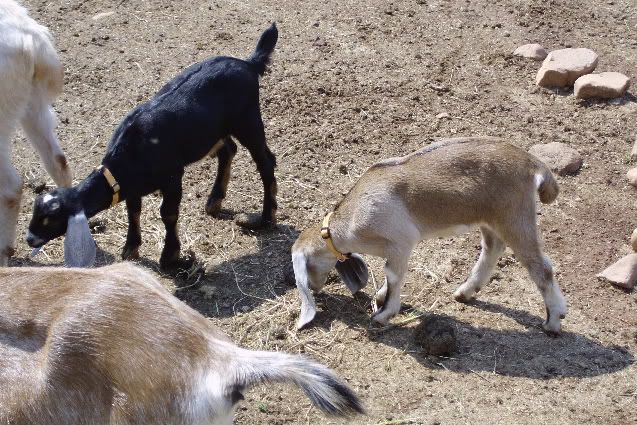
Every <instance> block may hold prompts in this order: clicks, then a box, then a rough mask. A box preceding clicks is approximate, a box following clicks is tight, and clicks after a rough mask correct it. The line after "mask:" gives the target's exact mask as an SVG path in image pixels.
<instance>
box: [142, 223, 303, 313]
mask: <svg viewBox="0 0 637 425" xmlns="http://www.w3.org/2000/svg"><path fill="white" fill-rule="evenodd" d="M248 232H250V233H251V234H253V235H254V236H255V237H256V239H257V246H258V251H257V252H255V253H250V254H248V255H244V256H240V257H233V258H228V259H226V260H221V261H215V262H213V263H212V264H202V263H200V262H199V261H198V260H196V259H195V263H194V264H193V265H192V266H191V267H190V268H189V269H187V270H179V271H176V272H174V273H171V274H165V273H162V271H161V270H160V268H159V264H158V263H157V262H156V261H153V260H150V259H147V258H142V259H140V260H138V264H141V265H143V266H144V267H147V268H149V269H151V270H153V271H155V272H156V273H158V274H160V275H161V276H162V277H163V278H167V279H170V280H172V281H173V283H174V285H175V287H176V289H175V296H176V297H177V298H179V299H180V300H182V301H184V302H185V303H187V304H188V305H190V307H192V308H194V309H195V310H197V311H198V312H200V313H201V314H203V315H204V316H207V317H229V316H233V315H236V314H237V313H247V312H249V311H251V310H253V309H254V308H256V307H257V306H259V305H261V304H263V303H265V302H267V301H269V300H271V299H274V298H276V297H278V296H281V295H283V294H284V293H285V292H287V291H288V290H289V289H290V288H292V287H294V286H295V283H294V271H293V269H292V261H291V257H290V249H291V247H292V244H293V243H294V241H295V240H296V238H297V236H298V234H299V232H298V231H297V230H296V229H294V228H293V227H290V226H288V225H284V224H279V225H276V226H274V227H273V228H270V229H266V230H260V231H258V232H251V231H248ZM182 254H183V253H182Z"/></svg>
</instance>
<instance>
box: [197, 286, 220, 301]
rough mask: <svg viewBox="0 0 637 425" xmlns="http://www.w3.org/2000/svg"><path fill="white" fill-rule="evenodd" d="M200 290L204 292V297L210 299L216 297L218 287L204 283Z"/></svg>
mask: <svg viewBox="0 0 637 425" xmlns="http://www.w3.org/2000/svg"><path fill="white" fill-rule="evenodd" d="M199 292H201V293H202V294H203V297H204V299H206V300H210V299H213V298H215V297H216V295H217V288H215V287H214V286H210V285H202V286H201V287H200V288H199Z"/></svg>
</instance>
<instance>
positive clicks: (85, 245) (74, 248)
mask: <svg viewBox="0 0 637 425" xmlns="http://www.w3.org/2000/svg"><path fill="white" fill-rule="evenodd" d="M96 251H97V249H96V247H95V240H93V236H91V230H90V229H89V227H88V219H87V218H86V215H85V214H84V211H82V212H80V213H79V214H76V215H74V216H71V217H69V221H68V224H67V228H66V237H65V238H64V263H65V264H66V266H67V267H91V266H92V265H93V263H95V253H96Z"/></svg>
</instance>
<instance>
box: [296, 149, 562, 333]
mask: <svg viewBox="0 0 637 425" xmlns="http://www.w3.org/2000/svg"><path fill="white" fill-rule="evenodd" d="M536 191H537V192H539V197H540V200H541V201H542V202H543V203H550V202H553V200H555V198H556V197H557V194H558V186H557V183H556V181H555V178H554V177H553V175H552V174H551V171H550V170H549V169H548V168H547V167H546V165H544V164H543V163H542V162H541V161H540V160H538V159H537V158H535V157H534V156H533V155H531V154H529V153H528V152H526V151H524V150H522V149H520V148H518V147H516V146H513V145H511V144H509V143H505V142H504V141H503V140H500V139H496V138H487V137H468V138H457V139H443V140H441V141H439V142H437V143H434V144H432V145H429V146H426V147H424V148H422V149H420V150H418V151H416V152H414V153H412V154H410V155H407V156H404V157H400V158H390V159H387V160H384V161H381V162H379V163H377V164H375V165H373V166H372V167H370V168H369V170H367V171H366V172H365V173H364V174H363V175H362V176H361V177H360V179H359V180H358V182H356V184H355V185H354V187H353V188H352V189H351V190H350V192H349V193H348V194H347V195H346V196H345V198H344V199H343V200H342V201H341V202H340V204H338V206H337V207H336V208H335V209H334V211H333V214H332V215H331V217H329V218H328V219H327V220H326V222H328V223H326V224H324V228H327V229H324V230H323V231H321V229H320V228H319V227H318V226H314V227H311V228H309V229H306V230H305V231H303V232H302V233H301V235H300V236H299V238H298V239H297V241H296V242H295V244H294V246H293V247H292V262H293V266H294V273H295V277H296V284H297V287H298V289H299V293H300V296H301V315H300V317H299V322H298V326H299V328H301V327H303V326H305V325H306V324H308V323H309V322H310V321H312V319H313V318H314V316H315V314H316V306H315V303H314V299H313V297H312V295H311V293H310V289H312V290H314V291H319V290H321V288H322V287H323V285H324V284H325V281H326V279H327V275H328V273H329V271H330V270H331V269H332V268H334V267H335V266H336V270H337V271H338V272H339V274H340V275H341V278H342V279H343V280H344V282H345V283H346V285H347V286H348V288H349V289H350V290H351V291H352V292H356V291H358V290H359V289H361V288H362V287H364V286H365V284H366V283H367V266H366V265H365V263H364V262H363V260H362V258H361V257H360V256H359V255H357V254H350V255H349V256H347V257H348V258H347V259H345V257H341V261H338V262H337V259H336V258H335V254H337V255H338V253H337V251H340V253H361V254H369V255H373V256H378V257H381V258H385V259H387V262H386V264H385V284H384V285H383V287H382V288H381V289H380V290H379V292H378V294H377V297H376V298H377V300H378V301H379V302H381V303H382V304H383V306H382V308H380V309H379V310H378V311H377V312H376V313H374V316H373V319H374V320H376V321H378V322H380V323H386V322H387V321H388V320H389V319H390V318H391V317H392V316H394V315H395V314H396V313H398V311H399V310H400V289H401V286H402V283H403V280H404V278H405V273H406V272H407V264H408V261H409V257H410V255H411V252H412V250H413V249H414V248H415V246H416V245H417V244H418V243H419V242H420V241H421V240H423V239H429V238H433V237H440V236H447V235H453V234H457V233H461V232H466V231H467V230H469V229H470V228H471V227H474V226H475V227H479V228H480V231H481V232H482V252H481V254H480V258H479V259H478V262H477V263H476V265H475V266H474V268H473V271H472V272H471V276H470V277H469V278H468V279H467V281H466V282H465V283H464V284H462V285H461V286H460V287H459V288H458V289H457V290H456V291H455V293H454V297H455V299H456V300H457V301H461V302H466V301H469V300H471V299H472V298H473V297H475V295H476V293H477V292H478V291H479V290H480V288H481V287H482V286H483V285H484V284H485V283H486V282H487V281H488V280H489V278H490V277H491V273H492V270H493V267H494V266H495V264H496V262H497V260H498V258H499V257H500V255H502V253H503V252H504V248H505V246H506V245H508V246H510V247H511V248H512V249H513V251H514V253H515V255H516V257H517V258H518V259H519V260H520V261H521V262H522V264H523V265H524V266H525V267H526V268H527V270H528V272H529V274H530V276H531V279H533V281H534V282H535V283H536V285H537V287H538V288H539V289H540V292H541V293H542V296H543V298H544V302H545V305H546V311H547V318H546V322H545V323H544V329H545V330H546V331H547V332H549V333H559V332H560V330H561V325H560V319H562V318H563V317H564V316H565V314H566V311H567V308H566V302H565V300H564V297H563V296H562V293H561V291H560V288H559V286H558V285H557V283H556V282H555V280H554V278H553V269H552V267H551V262H550V260H549V258H548V257H546V256H545V255H544V254H543V253H542V249H541V243H540V240H539V237H538V232H537V224H536V202H535V197H536V195H535V193H536ZM322 233H323V235H322ZM326 235H330V236H331V238H325V236H326ZM322 236H323V238H324V239H325V240H323V239H322ZM328 244H333V246H331V247H330V246H328ZM334 247H335V248H334ZM331 248H333V250H332V249H331ZM342 260H344V261H342Z"/></svg>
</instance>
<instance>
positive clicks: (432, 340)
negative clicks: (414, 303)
mask: <svg viewBox="0 0 637 425" xmlns="http://www.w3.org/2000/svg"><path fill="white" fill-rule="evenodd" d="M414 340H415V342H416V344H418V345H419V346H420V347H422V348H423V350H424V352H425V353H426V354H430V355H432V356H445V355H449V354H452V353H454V352H455V351H456V350H457V348H458V347H457V342H456V327H455V326H454V324H453V321H452V320H451V319H450V318H448V317H446V316H440V315H436V314H431V315H428V316H427V317H425V318H424V319H423V320H422V321H421V322H420V323H419V324H418V326H416V328H415V329H414Z"/></svg>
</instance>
